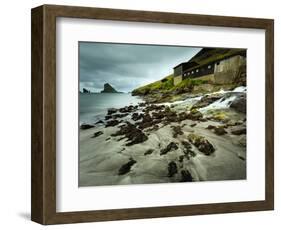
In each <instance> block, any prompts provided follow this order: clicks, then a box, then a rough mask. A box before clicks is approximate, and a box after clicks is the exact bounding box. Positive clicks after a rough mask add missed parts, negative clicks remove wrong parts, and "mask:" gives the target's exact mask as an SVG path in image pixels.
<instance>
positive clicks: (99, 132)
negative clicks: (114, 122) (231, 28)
mask: <svg viewBox="0 0 281 230" xmlns="http://www.w3.org/2000/svg"><path fill="white" fill-rule="evenodd" d="M102 134H103V132H102V131H98V132H95V133H94V135H93V136H92V138H95V137H98V136H100V135H102Z"/></svg>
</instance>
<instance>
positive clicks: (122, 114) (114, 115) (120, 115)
mask: <svg viewBox="0 0 281 230" xmlns="http://www.w3.org/2000/svg"><path fill="white" fill-rule="evenodd" d="M128 115H129V113H118V114H113V115H112V118H113V119H117V118H122V117H126V116H128Z"/></svg>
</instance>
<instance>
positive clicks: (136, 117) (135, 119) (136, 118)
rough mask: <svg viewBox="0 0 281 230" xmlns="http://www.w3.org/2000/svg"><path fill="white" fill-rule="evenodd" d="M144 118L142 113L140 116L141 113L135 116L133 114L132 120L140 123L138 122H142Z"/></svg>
mask: <svg viewBox="0 0 281 230" xmlns="http://www.w3.org/2000/svg"><path fill="white" fill-rule="evenodd" d="M143 116H144V115H143V114H142V113H140V114H139V113H133V114H132V120H133V121H138V120H140V119H141V118H143Z"/></svg>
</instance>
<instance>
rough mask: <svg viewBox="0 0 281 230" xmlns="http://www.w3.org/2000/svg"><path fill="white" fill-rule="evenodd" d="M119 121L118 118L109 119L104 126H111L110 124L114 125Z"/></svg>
mask: <svg viewBox="0 0 281 230" xmlns="http://www.w3.org/2000/svg"><path fill="white" fill-rule="evenodd" d="M120 122H121V121H118V120H111V121H108V122H107V123H106V124H105V127H112V126H116V125H118V124H119V123H120Z"/></svg>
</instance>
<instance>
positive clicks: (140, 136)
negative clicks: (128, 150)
mask: <svg viewBox="0 0 281 230" xmlns="http://www.w3.org/2000/svg"><path fill="white" fill-rule="evenodd" d="M122 135H125V137H126V138H127V139H128V141H130V142H128V143H127V144H126V145H127V146H130V145H134V144H139V143H142V142H144V141H146V140H147V139H148V137H147V136H146V135H145V134H144V133H143V132H142V131H141V130H140V129H138V128H137V127H136V126H135V125H133V124H131V123H130V122H127V123H126V124H125V125H122V126H121V127H120V130H119V131H117V132H116V133H115V134H112V135H111V136H122Z"/></svg>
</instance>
